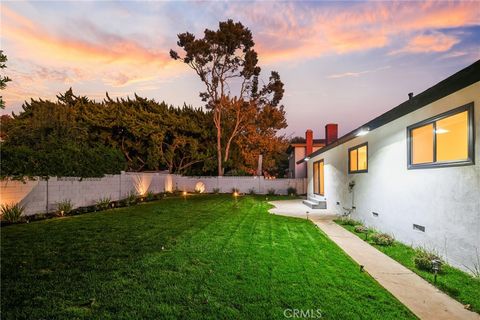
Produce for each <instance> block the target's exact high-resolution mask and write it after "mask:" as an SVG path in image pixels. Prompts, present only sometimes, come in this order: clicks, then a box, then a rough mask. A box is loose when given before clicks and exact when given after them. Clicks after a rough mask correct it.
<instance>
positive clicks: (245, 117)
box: [170, 20, 287, 175]
mask: <svg viewBox="0 0 480 320" xmlns="http://www.w3.org/2000/svg"><path fill="white" fill-rule="evenodd" d="M177 44H178V46H179V47H180V48H182V49H183V51H184V55H183V56H181V55H180V54H179V53H177V52H176V51H175V50H170V56H171V57H172V58H173V59H175V60H180V61H182V62H184V63H185V64H187V65H188V66H189V67H190V68H192V69H193V70H194V71H195V72H196V74H197V75H198V76H199V78H200V80H201V81H202V82H203V84H204V85H205V91H203V92H200V97H201V98H202V100H203V101H204V102H205V103H206V107H207V109H208V110H210V111H211V115H212V120H213V123H214V126H215V129H216V153H217V155H216V158H217V170H218V175H223V174H224V172H225V166H229V165H231V161H230V160H231V159H230V157H231V154H232V148H234V145H235V144H237V147H238V148H239V149H240V152H241V153H242V154H243V155H245V156H247V158H249V159H253V158H255V157H257V158H258V155H260V154H262V152H266V151H268V150H267V149H268V148H267V149H266V148H264V147H261V145H262V143H261V140H263V141H264V142H265V141H270V142H272V140H273V141H277V140H282V138H277V137H276V133H277V131H278V130H280V129H283V128H285V127H286V126H287V124H286V120H285V111H284V108H283V105H281V104H280V102H281V100H282V98H283V93H284V89H283V83H282V81H281V80H280V75H279V74H278V72H275V71H272V72H271V75H270V77H269V80H268V81H267V82H266V83H265V84H263V85H262V86H259V76H260V72H261V68H260V67H259V66H258V65H257V64H258V56H257V53H256V51H255V50H254V49H253V47H254V45H255V43H254V41H253V36H252V33H251V31H250V30H249V29H248V28H246V27H244V26H243V25H242V23H240V22H233V21H232V20H227V21H225V22H220V23H219V27H218V29H217V30H209V29H206V30H205V31H204V36H203V38H200V39H197V38H195V36H194V35H193V34H191V33H189V32H185V33H181V34H179V35H178V42H177ZM252 145H257V146H258V147H257V148H252ZM252 152H254V153H255V154H252ZM249 161H250V162H253V160H249Z"/></svg>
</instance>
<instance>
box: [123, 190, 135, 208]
mask: <svg viewBox="0 0 480 320" xmlns="http://www.w3.org/2000/svg"><path fill="white" fill-rule="evenodd" d="M137 203H138V195H137V193H136V192H135V191H131V192H130V193H129V194H128V196H127V197H126V198H125V199H123V204H124V205H125V206H126V207H130V206H133V205H135V204H137Z"/></svg>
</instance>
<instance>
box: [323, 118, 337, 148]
mask: <svg viewBox="0 0 480 320" xmlns="http://www.w3.org/2000/svg"><path fill="white" fill-rule="evenodd" d="M337 139H338V124H336V123H329V124H327V125H326V126H325V144H326V145H329V144H330V143H332V142H333V141H335V140H337Z"/></svg>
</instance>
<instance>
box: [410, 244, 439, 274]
mask: <svg viewBox="0 0 480 320" xmlns="http://www.w3.org/2000/svg"><path fill="white" fill-rule="evenodd" d="M435 260H437V261H438V262H439V263H438V271H439V272H440V271H441V269H442V265H443V263H444V262H443V260H442V259H441V258H440V257H439V256H438V254H436V253H435V252H431V251H428V250H426V249H423V248H419V249H417V251H416V253H415V257H414V258H413V262H415V266H416V267H417V268H418V269H420V270H423V271H428V272H433V271H434V270H433V262H434V261H435Z"/></svg>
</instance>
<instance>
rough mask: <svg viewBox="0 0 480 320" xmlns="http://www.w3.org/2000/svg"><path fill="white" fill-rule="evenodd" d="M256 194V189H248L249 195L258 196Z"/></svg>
mask: <svg viewBox="0 0 480 320" xmlns="http://www.w3.org/2000/svg"><path fill="white" fill-rule="evenodd" d="M256 193H257V192H256V191H255V189H254V188H251V189H248V194H249V195H252V196H253V195H254V194H256Z"/></svg>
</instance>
